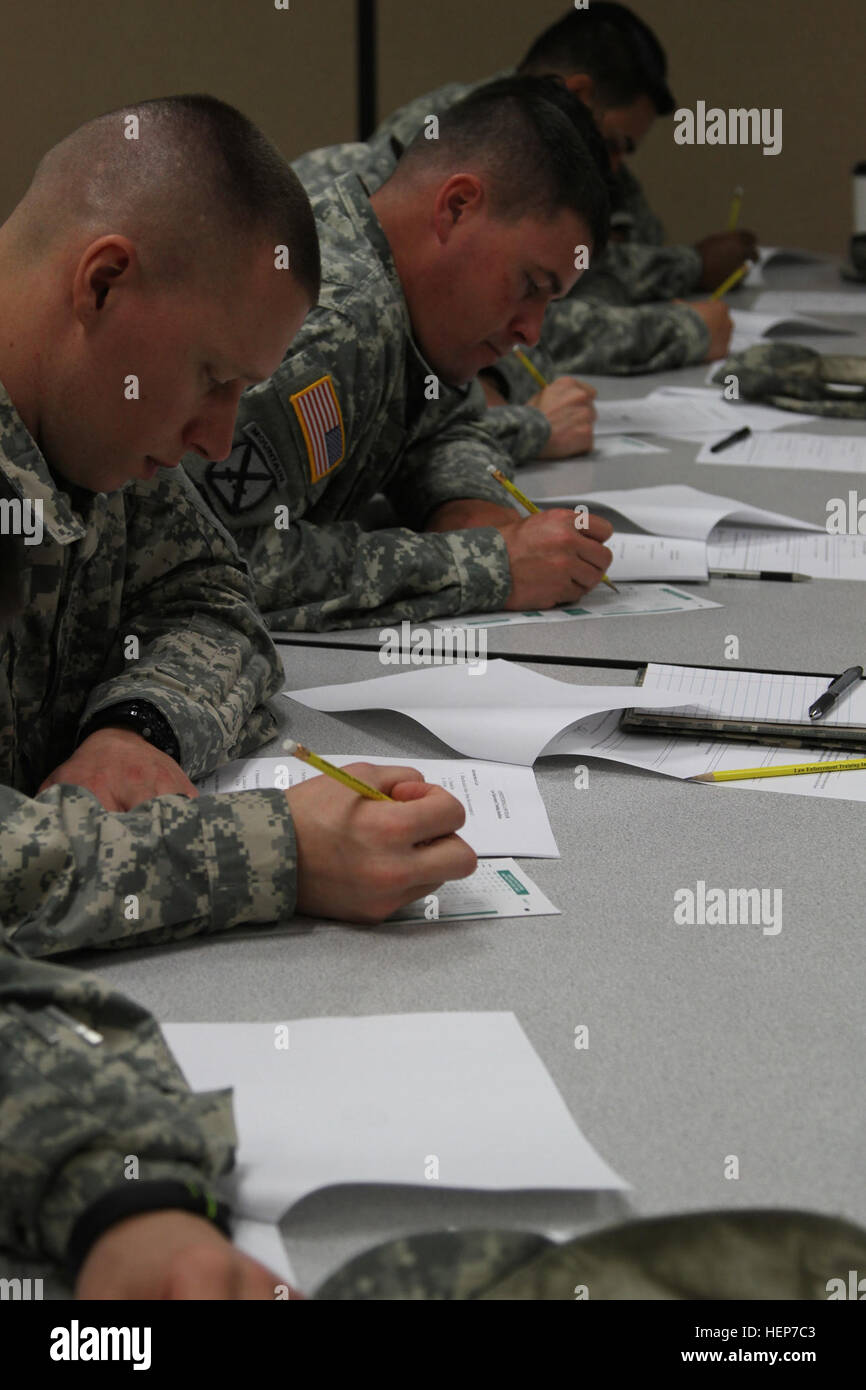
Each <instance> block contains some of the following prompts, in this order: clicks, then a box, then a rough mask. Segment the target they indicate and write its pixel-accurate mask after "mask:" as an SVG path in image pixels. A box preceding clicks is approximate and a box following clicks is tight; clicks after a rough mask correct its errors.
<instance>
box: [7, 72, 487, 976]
mask: <svg viewBox="0 0 866 1390" xmlns="http://www.w3.org/2000/svg"><path fill="white" fill-rule="evenodd" d="M131 115H132V116H134V118H135V119H136V120H137V121H138V122H139V123H140V131H139V138H138V139H137V140H135V141H127V140H126V138H125V136H124V133H123V132H124V125H125V123H126V122H128V121H129V119H130V118H131V116H130V113H128V112H127V113H112V114H111V115H109V116H105V117H101V118H99V120H97V121H94V122H91V123H89V124H88V125H87V126H85V127H83V128H82V129H81V130H80V131H78V132H76V133H75V134H74V135H73V136H70V137H69V139H68V140H67V141H64V142H63V143H62V144H61V145H59V146H57V147H56V148H55V149H54V150H52V151H50V152H49V154H48V155H47V156H46V158H45V160H44V161H43V163H42V165H41V166H40V169H39V170H38V171H37V175H36V177H35V179H34V182H33V184H32V186H31V189H30V190H29V192H28V194H27V196H26V197H25V199H24V200H23V202H22V203H21V204H19V206H18V208H17V209H16V210H15V211H14V212H13V214H12V216H11V217H10V218H9V220H8V221H7V222H6V223H5V224H4V226H3V227H2V229H0V303H2V305H3V309H4V322H5V323H6V325H7V335H8V337H4V342H3V344H0V376H2V378H3V379H4V380H5V381H6V383H7V385H8V387H9V390H8V391H7V390H5V389H3V388H2V387H0V498H2V501H3V516H4V520H5V521H10V520H13V521H14V519H15V517H16V516H17V517H18V519H19V521H22V522H23V520H24V517H25V510H26V509H31V511H32V509H38V510H39V520H40V530H41V534H40V536H39V537H38V538H37V536H36V534H35V532H34V534H33V535H32V536H29V537H28V536H24V537H23V538H22V544H21V547H20V550H21V557H22V558H23V561H24V564H23V566H22V572H23V592H22V593H21V594H20V596H19V603H18V608H19V611H18V613H17V616H16V617H15V618H14V619H13V620H12V622H11V623H10V625H9V627H8V630H7V631H6V632H5V633H4V634H2V635H0V784H2V785H0V803H2V814H3V822H4V854H3V873H2V875H0V880H2V881H0V919H2V920H3V922H4V923H5V925H6V926H7V928H8V930H9V932H10V934H11V935H12V936H13V937H14V938H15V940H16V941H17V943H18V945H19V946H20V947H21V948H22V949H24V950H26V951H27V952H28V953H29V954H31V955H45V954H48V953H51V952H57V951H64V950H71V949H77V948H80V947H82V946H86V945H100V946H101V945H124V944H129V943H130V942H131V941H136V942H137V943H147V944H150V943H154V942H158V941H163V940H167V939H169V938H172V937H177V936H186V935H190V934H192V933H194V932H199V931H221V930H224V929H226V928H229V927H231V926H233V925H235V924H238V923H241V922H250V923H255V922H272V921H274V920H275V919H278V918H282V917H285V916H287V915H290V914H291V913H292V912H294V911H295V909H296V907H297V910H299V911H304V912H308V913H312V914H314V915H321V916H336V917H338V918H339V919H341V920H347V919H348V920H371V917H370V914H371V913H372V914H373V916H374V917H376V918H377V919H379V918H380V917H384V916H387V915H388V914H389V913H390V912H393V911H395V910H396V908H397V907H398V906H401V905H402V903H403V902H404V901H406V902H408V901H411V900H412V899H413V898H414V897H417V896H418V894H417V892H416V891H414V890H415V889H416V887H421V886H426V885H429V884H430V883H431V882H432V880H433V879H434V878H435V877H436V868H438V869H439V870H441V877H440V878H439V882H442V881H443V880H444V879H447V878H450V877H452V876H453V875H452V870H454V871H456V876H457V877H462V876H463V875H464V874H466V873H470V872H471V871H472V869H473V868H474V862H475V861H474V855H472V853H471V851H470V850H469V849H468V847H467V846H466V845H465V844H463V842H462V841H460V840H458V839H457V837H456V836H455V835H453V834H452V832H453V831H455V830H456V829H457V828H458V827H459V825H460V824H461V823H462V817H463V812H462V807H461V806H460V805H459V803H458V802H456V801H455V800H454V799H453V798H451V797H450V796H447V794H446V795H445V796H444V797H443V796H442V795H440V793H441V791H442V789H441V788H429V789H425V793H424V796H423V798H422V799H421V800H420V801H418V802H415V803H414V804H413V805H411V806H410V805H404V806H401V808H400V812H399V816H398V821H399V824H395V823H392V820H390V819H389V818H388V817H387V816H385V817H384V818H382V817H381V816H380V817H379V818H378V819H376V820H371V818H370V816H369V815H368V814H367V812H368V810H370V809H372V807H373V806H374V805H378V806H379V810H380V811H381V810H382V804H381V803H372V802H371V803H368V804H367V805H365V807H364V808H363V810H362V811H361V812H355V815H354V822H356V823H357V827H358V829H359V830H360V831H361V834H360V839H358V838H357V837H356V836H355V835H354V832H353V831H352V828H351V826H349V825H347V823H346V822H347V818H348V817H349V810H350V808H354V804H355V798H353V797H351V796H350V795H349V794H348V793H346V795H345V797H342V796H341V798H340V800H339V801H335V800H334V797H333V792H334V788H333V787H330V788H327V787H325V786H324V785H323V783H322V782H319V781H318V780H316V781H313V782H311V783H310V784H309V786H308V787H304V786H300V787H297V788H295V789H294V790H293V791H291V792H289V793H288V794H286V793H283V792H282V791H279V790H275V791H263V792H257V793H255V794H250V795H243V794H242V795H240V796H238V797H234V798H221V797H202V798H197V793H196V789H195V787H194V785H193V782H192V780H191V779H192V778H199V777H201V776H202V775H203V774H205V773H207V772H208V771H209V770H211V769H212V768H214V767H215V766H216V765H217V764H219V763H222V762H224V761H226V759H228V758H232V757H235V756H240V755H243V754H245V753H248V752H251V751H252V750H253V749H255V748H256V747H258V746H260V745H261V744H262V743H263V742H265V741H266V739H267V738H268V737H270V736H271V735H272V734H273V733H274V732H275V731H276V720H275V718H274V716H273V714H272V713H271V712H270V710H269V709H268V708H267V706H266V704H265V701H266V700H267V698H268V697H269V696H271V695H273V694H274V693H275V692H276V691H277V690H279V689H280V688H281V685H282V670H281V665H280V662H279V659H278V657H277V653H276V651H275V650H274V647H273V645H272V643H271V641H270V638H269V637H268V634H267V630H266V628H265V627H264V625H263V623H262V620H261V617H260V615H259V614H258V613H257V611H256V609H255V605H254V602H253V598H252V593H251V585H250V580H249V576H248V574H247V572H246V569H245V567H244V566H243V564H242V562H241V561H240V559H239V557H238V554H237V550H236V548H235V546H234V544H233V542H232V541H231V538H230V537H229V536H228V535H227V534H226V533H225V532H224V531H223V530H222V529H221V528H220V527H218V526H216V525H215V524H214V520H213V517H212V516H211V515H210V514H209V513H208V511H207V508H206V507H205V505H204V503H203V502H202V499H201V498H200V497H199V495H198V493H197V492H196V489H195V488H194V487H193V485H192V484H191V482H190V481H189V479H188V478H187V477H186V476H185V475H184V474H183V472H182V471H177V463H178V461H179V458H180V456H181V454H182V453H183V451H184V449H185V448H189V447H193V448H195V449H196V451H197V452H199V453H201V454H206V455H211V456H216V457H220V456H223V455H225V454H226V452H227V451H228V447H229V444H230V441H231V435H232V429H233V425H234V418H235V414H236V409H237V401H238V399H239V397H240V394H241V391H242V389H243V384H244V382H245V381H248V380H250V379H252V378H258V379H261V378H263V377H266V376H267V374H268V372H269V371H272V370H273V369H274V367H275V366H276V365H277V363H278V362H279V361H280V358H281V357H282V355H283V354H284V352H285V350H286V347H287V345H288V343H289V342H290V341H291V337H292V335H293V332H294V331H296V330H297V327H298V326H299V325H300V323H301V322H302V320H303V318H304V316H305V315H306V313H307V312H308V309H309V305H310V303H311V301H312V300H313V299H314V298H315V296H316V293H317V291H318V284H319V257H318V243H317V237H316V230H315V223H314V220H313V217H312V212H311V209H310V206H309V201H308V200H307V198H306V195H305V194H304V192H303V190H302V188H301V187H300V184H299V183H298V181H297V179H296V178H295V176H294V175H293V174H292V173H291V171H290V170H289V169H288V166H287V165H286V163H285V161H284V160H283V159H282V157H281V156H280V155H279V154H278V153H277V151H276V150H274V149H273V147H272V146H270V145H269V144H268V142H267V141H265V139H264V137H263V136H262V135H261V133H260V132H258V131H257V130H256V129H255V127H253V126H252V125H250V123H249V122H247V121H246V120H245V118H244V117H242V116H240V114H239V113H238V112H235V111H233V110H232V108H230V107H226V106H224V105H223V104H222V103H219V102H216V101H214V100H213V99H211V98H201V99H199V98H176V99H171V100H170V101H168V102H164V103H160V102H155V103H144V104H142V105H141V106H140V107H138V108H133V109H132V112H131ZM202 180H204V183H202ZM268 188H270V192H269V194H268V195H267V196H266V195H265V194H264V193H263V190H264V189H268ZM203 205H208V206H210V207H211V209H212V214H211V220H210V224H209V226H208V229H206V230H199V231H196V230H195V227H196V214H195V213H194V211H193V209H194V208H196V207H200V206H203ZM58 209H61V210H62V211H61V213H60V214H59V215H58ZM172 219H176V220H175V221H173V220H172ZM214 224H216V225H214ZM117 226H122V227H127V228H129V230H130V231H131V232H132V233H133V234H134V236H128V235H122V234H120V233H117V232H116V231H114V230H112V231H111V232H109V233H105V232H104V231H103V229H104V228H106V227H108V228H111V229H114V228H116V227H117ZM184 228H189V229H190V231H189V236H188V244H187V243H185V241H184V235H185V233H184ZM226 228H228V230H227V229H226ZM235 238H237V239H238V240H237V241H236V240H235ZM289 246H290V247H291V258H292V261H291V264H292V271H291V273H290V274H286V273H284V272H283V271H282V269H281V267H280V266H278V264H277V260H278V259H281V254H282V251H284V250H287V249H288V247H289ZM275 249H276V251H277V252H278V253H279V255H278V257H275V254H274V252H275ZM187 256H188V257H189V259H185V257H187ZM70 267H71V268H72V269H70ZM73 270H74V275H75V278H74V279H73V280H72V283H71V285H70V277H71V275H72V271H73ZM142 282H144V289H141V288H140V286H141V284H142ZM215 285H216V286H220V289H219V290H218V291H215V289H214V286H215ZM34 362H35V363H38V364H39V371H38V372H37V373H35V374H34V372H33V363H34ZM133 369H134V371H133ZM130 382H137V383H138V384H139V386H140V397H138V396H134V397H133V399H131V400H128V399H126V398H125V396H124V385H125V383H126V384H128V383H130ZM13 400H14V402H15V404H14V405H13ZM40 444H41V445H42V446H43V448H44V451H45V452H43V448H40ZM150 450H153V452H152V453H151V452H150ZM163 460H164V461H165V462H164V463H163V462H162V461H163ZM130 480H132V481H130ZM124 484H127V485H126V486H124ZM3 492H5V494H6V495H5V496H3V495H2V494H3ZM16 509H17V510H16ZM5 529H7V530H8V529H9V528H8V526H7V527H6V528H5ZM37 539H38V542H39V543H36V544H28V540H32V541H37ZM386 777H387V779H388V780H389V781H390V782H391V783H392V785H397V783H399V782H400V781H404V780H407V778H408V780H415V779H416V778H417V774H413V773H406V772H405V770H403V771H402V772H401V771H400V770H399V769H396V770H395V769H387V770H386ZM70 783H71V784H73V786H74V787H75V788H76V789H77V790H75V791H71V790H69V787H68V785H66V784H70ZM342 790H343V789H341V791H342ZM434 793H435V796H434ZM34 797H36V800H33V799H31V798H34ZM96 798H98V799H96ZM152 798H158V799H157V800H155V801H154V800H152ZM430 798H433V799H432V800H431V799H430ZM422 801H423V802H425V803H426V807H425V810H426V815H425V814H424V813H423V812H422V811H421V809H420V808H421V804H422ZM314 802H315V803H317V804H316V805H314ZM100 803H101V804H100ZM290 805H291V807H292V808H293V810H294V815H292V814H290V810H289V807H290ZM102 808H105V810H107V811H109V812H124V813H127V814H125V815H120V816H118V815H111V816H104V815H103V814H102ZM431 815H432V816H434V818H436V819H437V820H438V823H439V828H438V829H437V830H436V832H435V833H436V835H441V834H444V835H446V836H447V837H449V838H448V839H446V840H444V841H442V842H441V845H440V848H444V850H445V857H444V860H442V862H440V863H439V864H438V865H437V866H436V868H434V865H433V863H432V861H431V862H426V863H424V862H422V861H423V860H424V851H423V850H422V851H420V854H419V848H418V847H419V846H420V845H421V843H422V842H425V841H427V840H428V839H430V838H433V837H432V835H431V834H430V833H429V825H428V824H427V819H428V818H429V816H431ZM362 822H363V825H362ZM422 822H423V824H422ZM421 830H423V831H425V832H427V833H424V834H421V833H418V832H420V831H421ZM296 840H297V842H303V843H302V848H303V851H304V859H305V862H306V863H307V864H308V865H309V872H305V874H304V876H303V878H302V879H301V881H300V882H299V881H298V875H297V872H296V868H297V858H298V855H297V852H296ZM353 844H354V846H355V849H354V851H353ZM392 850H393V851H395V852H396V862H395V863H392V864H391V865H390V866H389V865H388V863H387V858H388V857H389V855H390V854H391V852H392ZM383 856H384V859H383ZM428 859H429V856H428ZM335 861H336V868H335ZM446 861H447V862H446ZM365 865H368V866H369V870H368V869H367V868H365V867H364V866H365ZM373 865H377V866H378V867H377V869H376V872H377V873H379V874H380V875H381V876H382V877H381V882H380V885H379V888H378V890H377V888H376V886H375V884H372V883H371V882H370V881H369V871H371V870H372V868H373ZM395 869H396V870H397V881H396V882H395V881H394V872H393V871H394V870H395ZM419 873H420V874H421V877H420V878H419V877H418V874H419ZM401 877H402V880H403V881H402V883H400V882H399V879H400V878H401ZM338 883H342V887H341V888H339V889H337V884H338ZM371 889H372V898H371ZM335 890H336V892H335ZM395 891H396V896H395ZM406 893H409V896H408V897H406V896H405V895H406ZM359 912H360V913H361V917H360V918H359V917H358V913H359Z"/></svg>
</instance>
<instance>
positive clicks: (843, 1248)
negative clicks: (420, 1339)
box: [315, 1210, 866, 1300]
mask: <svg viewBox="0 0 866 1390" xmlns="http://www.w3.org/2000/svg"><path fill="white" fill-rule="evenodd" d="M864 1267H866V1231H863V1230H862V1229H861V1228H860V1227H858V1226H854V1225H851V1224H850V1223H849V1222H847V1221H840V1220H837V1219H836V1218H835V1217H829V1216H823V1215H820V1214H819V1213H813V1212H805V1211H773V1210H767V1211H743V1212H731V1211H716V1212H694V1213H688V1214H686V1215H681V1216H665V1217H656V1218H653V1219H651V1220H646V1221H632V1222H628V1223H627V1224H625V1225H618V1226H612V1227H607V1228H606V1229H605V1230H603V1231H599V1232H597V1233H595V1234H593V1235H589V1236H581V1237H580V1238H579V1239H577V1240H572V1241H568V1242H567V1243H565V1244H562V1245H559V1244H557V1245H554V1244H553V1243H552V1242H550V1241H547V1240H545V1239H544V1238H543V1237H541V1236H528V1235H525V1234H518V1233H516V1232H513V1231H463V1232H440V1233H439V1234H436V1235H419V1236H409V1237H406V1238H403V1239H401V1240H394V1241H389V1242H388V1243H387V1244H386V1245H380V1246H379V1247H378V1248H377V1249H375V1250H369V1251H367V1252H366V1253H365V1254H363V1255H359V1256H358V1257H357V1258H356V1259H354V1260H351V1261H350V1262H349V1263H348V1264H347V1265H345V1266H344V1267H343V1268H342V1269H341V1270H339V1271H338V1272H337V1273H336V1274H334V1275H332V1277H331V1278H330V1279H328V1280H326V1282H325V1283H324V1284H323V1285H322V1286H321V1287H320V1288H319V1289H318V1291H317V1292H316V1294H315V1297H316V1298H318V1299H379V1300H396V1299H399V1300H419V1299H433V1300H455V1299H456V1300H460V1299H485V1300H493V1299H533V1300H546V1299H568V1300H574V1299H575V1298H581V1297H582V1298H589V1299H595V1300H598V1299H655V1300H662V1299H667V1300H671V1299H736V1300H739V1299H826V1298H828V1297H830V1296H831V1292H832V1291H833V1290H834V1289H835V1288H837V1287H838V1281H840V1280H841V1281H844V1280H845V1279H846V1278H847V1276H848V1271H849V1270H852V1269H863V1268H864ZM833 1281H835V1282H833ZM834 1296H835V1297H840V1296H841V1295H840V1294H838V1293H836V1294H835V1295H834Z"/></svg>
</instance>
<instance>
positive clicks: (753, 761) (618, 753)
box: [544, 710, 866, 801]
mask: <svg viewBox="0 0 866 1390" xmlns="http://www.w3.org/2000/svg"><path fill="white" fill-rule="evenodd" d="M619 721H620V711H619V710H614V711H613V713H611V714H599V715H597V716H595V718H593V719H585V720H584V721H583V722H582V723H581V725H580V726H579V728H575V729H570V730H568V732H567V733H564V734H560V735H559V737H558V738H557V739H555V740H553V742H551V743H550V744H549V745H548V747H547V748H545V750H544V755H545V756H548V755H552V754H563V755H567V756H569V757H593V758H605V759H608V760H609V761H612V762H618V763H628V764H629V765H630V766H632V767H642V768H646V769H647V771H649V772H658V773H659V774H661V775H662V776H664V777H679V778H687V777H697V776H699V775H700V774H701V773H704V772H733V771H734V770H736V769H738V768H742V767H749V768H751V767H788V766H790V765H791V764H792V763H798V762H806V763H823V762H831V761H836V760H838V759H839V758H851V757H855V756H856V754H853V753H852V752H851V750H850V749H847V750H846V749H841V750H839V751H834V750H832V749H818V748H801V749H797V748H772V747H770V746H768V745H767V744H761V743H733V742H727V743H725V742H717V741H714V740H712V739H710V738H706V739H698V738H679V737H671V736H670V735H668V734H643V733H641V734H637V733H627V732H625V731H624V730H623V729H620V727H619ZM714 785H717V786H721V787H733V788H740V789H743V790H745V791H765V792H782V793H786V794H788V795H791V796H822V797H829V798H830V799H832V800H836V801H866V771H864V772H822V773H815V774H811V773H810V774H808V775H805V776H796V777H759V778H749V779H747V780H745V781H742V782H719V783H716V784H714Z"/></svg>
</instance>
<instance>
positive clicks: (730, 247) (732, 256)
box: [695, 231, 758, 290]
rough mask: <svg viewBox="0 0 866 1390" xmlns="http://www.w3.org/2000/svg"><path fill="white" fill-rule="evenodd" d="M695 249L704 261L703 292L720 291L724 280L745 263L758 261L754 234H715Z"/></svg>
mask: <svg viewBox="0 0 866 1390" xmlns="http://www.w3.org/2000/svg"><path fill="white" fill-rule="evenodd" d="M695 249H696V250H697V251H699V252H700V255H701V260H702V261H703V271H702V274H701V289H702V290H716V289H718V287H719V285H720V284H721V283H722V281H723V280H727V278H728V276H729V275H733V273H734V271H735V270H739V268H740V266H741V265H742V264H743V261H756V260H757V259H758V239H757V237H756V236H755V233H754V232H746V231H736V232H715V233H714V234H713V235H712V236H707V237H704V239H703V241H699V242H698V244H697V247H696V248H695Z"/></svg>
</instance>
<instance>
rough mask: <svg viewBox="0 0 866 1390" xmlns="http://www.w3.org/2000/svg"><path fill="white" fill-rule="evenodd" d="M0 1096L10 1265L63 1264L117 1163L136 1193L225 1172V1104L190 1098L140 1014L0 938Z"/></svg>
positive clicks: (93, 983)
mask: <svg viewBox="0 0 866 1390" xmlns="http://www.w3.org/2000/svg"><path fill="white" fill-rule="evenodd" d="M64 790H68V789H64ZM57 1009H60V1010H61V1014H60V1015H58V1014H57V1013H56V1012H55V1010H57ZM64 1015H65V1019H64ZM76 1023H78V1024H84V1025H85V1026H86V1027H87V1028H89V1029H91V1030H94V1035H95V1036H98V1037H99V1039H100V1040H99V1041H98V1042H96V1041H87V1040H86V1039H85V1038H82V1037H81V1036H80V1035H79V1034H78V1033H77V1032H76V1030H75V1026H74V1025H75V1024H76ZM0 1091H2V1100H0V1246H3V1247H4V1248H5V1249H7V1250H13V1251H15V1252H16V1253H17V1254H19V1255H25V1256H42V1257H45V1258H48V1259H52V1260H55V1261H58V1262H60V1261H63V1260H65V1258H66V1253H67V1245H68V1241H69V1237H70V1234H71V1232H72V1228H73V1226H74V1225H75V1222H76V1220H77V1219H78V1217H79V1216H80V1215H81V1214H82V1213H83V1212H84V1211H85V1210H86V1209H87V1208H88V1207H89V1206H91V1205H92V1203H93V1202H94V1201H96V1200H97V1199H98V1198H100V1197H103V1196H105V1194H106V1193H107V1192H109V1191H111V1189H112V1188H116V1187H119V1186H121V1185H122V1184H123V1183H124V1182H125V1180H126V1175H127V1171H128V1169H127V1162H126V1160H127V1157H128V1155H132V1154H134V1155H135V1157H136V1159H137V1160H138V1174H137V1176H138V1178H139V1179H140V1180H143V1181H148V1180H153V1179H165V1178H172V1179H174V1180H176V1181H181V1182H185V1181H193V1182H197V1183H199V1184H202V1185H204V1186H208V1185H209V1184H210V1183H211V1181H212V1180H213V1179H215V1178H217V1177H218V1176H219V1175H220V1174H222V1173H224V1172H226V1171H227V1170H228V1169H229V1168H230V1167H231V1164H232V1160H233V1153H234V1145H235V1142H236V1135H235V1128H234V1122H233V1119H232V1109H231V1094H230V1092H228V1091H211V1092H203V1093H201V1094H199V1095H195V1094H193V1093H192V1092H191V1091H190V1089H189V1087H188V1086H187V1084H186V1082H185V1081H184V1078H183V1075H182V1074H181V1071H180V1068H179V1067H178V1065H177V1063H176V1062H175V1060H174V1058H173V1057H172V1055H171V1053H170V1052H169V1050H168V1048H167V1047H166V1045H165V1042H164V1041H163V1038H162V1036H161V1034H160V1032H159V1028H158V1027H157V1025H156V1022H155V1021H154V1019H153V1018H152V1017H151V1015H150V1014H148V1013H147V1012H146V1011H145V1010H144V1009H143V1008H141V1007H140V1005H138V1004H134V1003H132V1001H131V1000H129V999H125V998H124V997H123V996H122V995H120V994H117V993H116V992H115V991H114V990H113V989H111V988H109V987H108V986H107V985H105V984H103V983H102V981H100V980H98V979H97V978H96V976H94V975H88V974H84V973H83V972H81V971H77V970H69V969H65V968H64V967H61V966H57V965H54V964H50V963H48V962H47V961H33V960H28V959H26V957H22V956H20V955H19V954H18V953H17V952H16V951H15V950H14V949H13V947H12V945H11V943H10V941H9V939H8V937H7V936H6V934H5V933H4V931H3V929H2V927H0Z"/></svg>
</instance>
